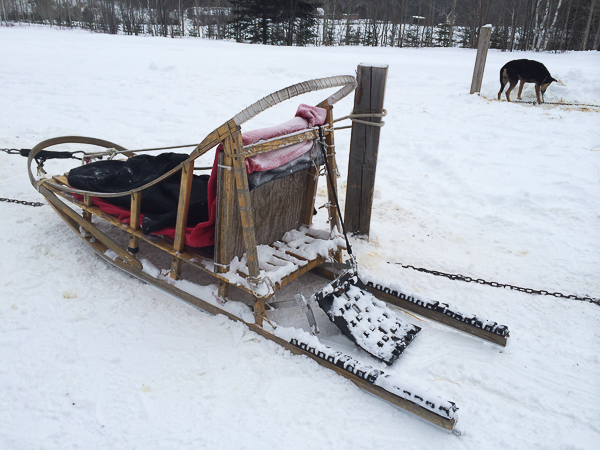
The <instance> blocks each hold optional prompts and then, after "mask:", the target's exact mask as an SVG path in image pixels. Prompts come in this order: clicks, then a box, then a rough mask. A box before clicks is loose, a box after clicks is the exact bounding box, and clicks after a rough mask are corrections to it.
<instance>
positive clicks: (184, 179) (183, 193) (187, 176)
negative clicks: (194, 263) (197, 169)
mask: <svg viewBox="0 0 600 450" xmlns="http://www.w3.org/2000/svg"><path fill="white" fill-rule="evenodd" d="M193 179H194V161H190V162H189V163H188V164H184V165H183V167H182V169H181V186H180V188H179V202H178V204H177V222H176V224H175V239H174V242H173V251H174V252H175V253H179V252H181V251H182V250H183V246H184V245H185V228H186V226H187V218H188V211H189V207H190V194H191V192H192V181H193ZM171 278H173V279H175V280H178V279H179V278H181V259H180V258H173V262H172V265H171Z"/></svg>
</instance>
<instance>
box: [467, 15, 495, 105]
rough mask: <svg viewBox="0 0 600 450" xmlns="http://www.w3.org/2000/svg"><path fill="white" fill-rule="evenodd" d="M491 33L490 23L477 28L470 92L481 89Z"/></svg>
mask: <svg viewBox="0 0 600 450" xmlns="http://www.w3.org/2000/svg"><path fill="white" fill-rule="evenodd" d="M491 35H492V26H491V25H484V26H482V27H481V28H480V29H479V43H478V45H477V56H476V58H475V68H474V69H473V80H472V81H471V94H474V93H475V92H477V93H479V92H480V91H481V82H482V81H483V71H484V69H485V60H486V59H487V53H488V48H489V46H490V37H491Z"/></svg>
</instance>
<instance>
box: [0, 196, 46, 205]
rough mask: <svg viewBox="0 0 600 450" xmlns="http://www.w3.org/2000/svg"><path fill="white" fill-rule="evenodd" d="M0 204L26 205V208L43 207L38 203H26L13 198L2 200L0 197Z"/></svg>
mask: <svg viewBox="0 0 600 450" xmlns="http://www.w3.org/2000/svg"><path fill="white" fill-rule="evenodd" d="M0 202H6V203H17V204H18V205H27V206H44V205H45V203H40V202H26V201H25V200H15V199H14V198H2V197H0Z"/></svg>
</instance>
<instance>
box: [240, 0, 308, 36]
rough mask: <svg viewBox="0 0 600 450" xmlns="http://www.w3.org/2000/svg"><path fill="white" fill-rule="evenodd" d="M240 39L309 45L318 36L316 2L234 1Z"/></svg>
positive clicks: (304, 0)
mask: <svg viewBox="0 0 600 450" xmlns="http://www.w3.org/2000/svg"><path fill="white" fill-rule="evenodd" d="M230 3H231V6H232V16H233V17H232V19H231V26H232V28H233V30H234V35H235V36H236V40H237V41H238V42H252V43H261V44H274V45H277V44H285V45H294V44H295V45H306V44H308V43H309V42H311V40H312V39H314V38H315V37H316V31H315V26H316V24H317V9H316V4H315V3H313V2H312V1H307V0H284V1H281V0H279V1H278V0H230Z"/></svg>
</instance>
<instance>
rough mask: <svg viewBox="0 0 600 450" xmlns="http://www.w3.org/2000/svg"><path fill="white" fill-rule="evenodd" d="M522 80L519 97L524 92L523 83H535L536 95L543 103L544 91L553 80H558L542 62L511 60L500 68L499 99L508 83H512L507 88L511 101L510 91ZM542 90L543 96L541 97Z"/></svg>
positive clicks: (539, 101)
mask: <svg viewBox="0 0 600 450" xmlns="http://www.w3.org/2000/svg"><path fill="white" fill-rule="evenodd" d="M518 81H520V82H521V84H520V85H519V93H518V94H517V98H518V99H519V100H521V92H523V85H524V84H525V83H535V95H536V96H537V101H538V103H542V100H543V97H544V93H545V92H546V89H548V86H550V84H551V83H552V82H553V81H557V80H555V79H554V78H552V76H551V75H550V72H548V69H546V66H544V65H543V64H542V63H541V62H537V61H533V60H531V59H515V60H514V61H509V62H507V63H506V64H504V66H502V69H500V91H499V92H498V100H500V94H502V91H503V90H504V86H506V83H510V86H509V87H508V89H507V90H506V100H508V101H509V102H510V93H511V91H512V90H513V89H514V88H515V86H516V85H517V82H518ZM540 91H541V93H542V97H541V98H540Z"/></svg>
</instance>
